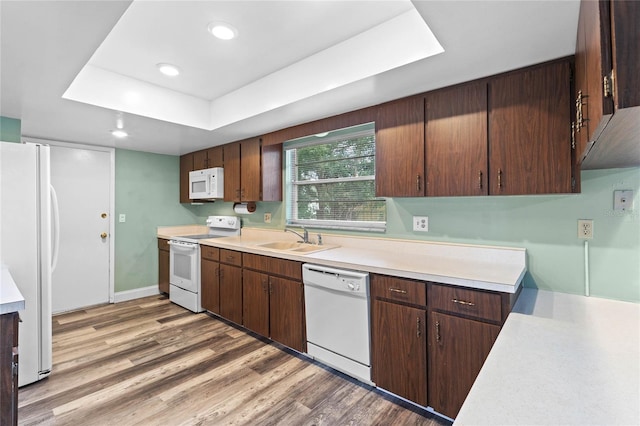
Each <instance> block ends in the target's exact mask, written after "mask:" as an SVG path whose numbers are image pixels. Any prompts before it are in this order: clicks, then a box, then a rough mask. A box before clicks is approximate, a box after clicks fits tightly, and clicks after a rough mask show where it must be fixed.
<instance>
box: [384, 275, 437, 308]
mask: <svg viewBox="0 0 640 426" xmlns="http://www.w3.org/2000/svg"><path fill="white" fill-rule="evenodd" d="M371 296H372V297H373V298H376V297H377V298H381V299H389V300H395V301H398V302H404V303H411V304H414V305H420V306H426V304H427V288H426V285H425V283H423V282H420V281H413V280H405V279H402V278H396V277H388V276H386V275H375V274H372V275H371Z"/></svg>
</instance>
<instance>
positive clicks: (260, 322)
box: [242, 270, 269, 337]
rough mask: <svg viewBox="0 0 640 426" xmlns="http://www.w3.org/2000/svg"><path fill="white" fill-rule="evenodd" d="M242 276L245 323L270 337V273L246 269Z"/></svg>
mask: <svg viewBox="0 0 640 426" xmlns="http://www.w3.org/2000/svg"><path fill="white" fill-rule="evenodd" d="M242 278H243V282H242V317H243V320H244V324H243V325H244V326H245V327H246V328H248V329H249V330H251V331H254V332H256V333H258V334H260V335H262V336H267V337H269V275H267V274H262V273H260V272H256V271H251V270H245V271H243V277H242Z"/></svg>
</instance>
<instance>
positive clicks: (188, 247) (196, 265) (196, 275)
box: [169, 240, 200, 293]
mask: <svg viewBox="0 0 640 426" xmlns="http://www.w3.org/2000/svg"><path fill="white" fill-rule="evenodd" d="M169 246H170V249H169V252H170V257H169V283H170V284H173V285H175V286H177V287H180V288H182V289H184V290H187V291H190V292H192V293H198V292H199V288H198V287H199V283H200V262H199V260H200V246H199V245H198V244H197V243H187V242H184V241H176V240H171V241H169Z"/></svg>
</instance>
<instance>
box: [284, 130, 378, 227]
mask: <svg viewBox="0 0 640 426" xmlns="http://www.w3.org/2000/svg"><path fill="white" fill-rule="evenodd" d="M284 149H285V162H286V163H285V173H286V178H285V182H286V188H285V203H286V206H287V224H288V225H299V226H308V227H310V228H328V229H347V230H358V231H374V232H384V231H385V229H386V219H387V212H386V205H385V200H384V199H382V198H376V196H375V179H376V174H375V164H376V162H375V153H376V143H375V125H374V123H367V124H362V125H358V126H354V127H349V128H346V129H340V130H334V131H332V132H328V133H322V134H317V135H312V136H307V137H304V138H300V139H295V140H292V141H288V142H287V143H285V148H284Z"/></svg>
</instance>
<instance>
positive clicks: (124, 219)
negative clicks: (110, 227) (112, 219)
mask: <svg viewBox="0 0 640 426" xmlns="http://www.w3.org/2000/svg"><path fill="white" fill-rule="evenodd" d="M118 221H119V222H120V223H123V222H126V221H127V215H125V214H124V213H120V216H119V217H118Z"/></svg>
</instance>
